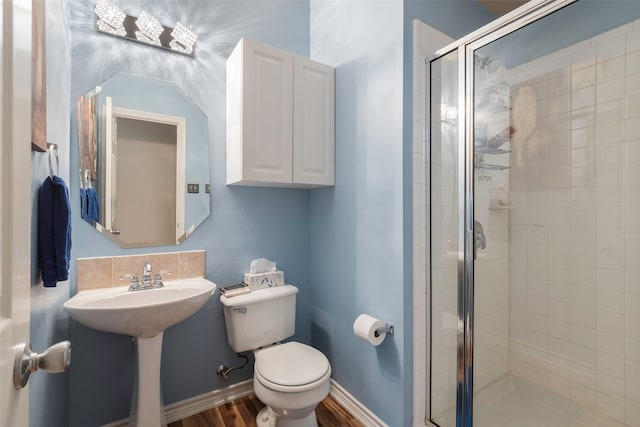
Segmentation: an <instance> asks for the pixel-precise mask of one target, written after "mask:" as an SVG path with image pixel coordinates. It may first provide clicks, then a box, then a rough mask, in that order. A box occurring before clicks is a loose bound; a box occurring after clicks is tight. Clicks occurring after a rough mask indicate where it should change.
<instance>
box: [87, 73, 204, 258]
mask: <svg viewBox="0 0 640 427" xmlns="http://www.w3.org/2000/svg"><path fill="white" fill-rule="evenodd" d="M76 108H77V116H78V156H79V159H78V160H79V161H78V165H79V174H80V200H81V203H80V209H81V216H82V218H83V219H84V220H85V221H87V222H89V223H90V224H92V225H93V226H94V227H95V228H96V230H98V231H99V232H101V233H103V234H105V235H107V236H108V237H110V238H111V239H113V240H114V241H116V242H117V243H118V244H119V245H120V246H122V247H123V248H133V247H143V246H161V245H176V244H179V243H181V242H182V241H184V240H185V239H186V238H187V237H188V236H189V235H190V234H191V233H192V232H193V231H194V230H195V229H196V227H198V225H200V224H201V223H202V222H203V221H204V220H205V219H206V218H207V217H208V216H209V213H210V200H209V196H210V195H209V131H208V127H207V117H206V115H205V114H204V113H203V112H202V111H201V110H200V109H199V108H198V107H197V106H196V105H195V104H194V103H193V102H192V101H191V99H190V98H189V97H188V96H187V95H186V94H185V93H184V92H183V91H182V90H181V89H180V88H179V87H178V86H177V85H176V84H175V83H173V82H168V81H163V80H157V79H152V78H148V77H142V76H136V75H132V74H125V73H118V74H115V75H114V76H112V77H111V78H109V79H108V80H107V81H105V82H103V83H101V84H100V85H99V86H96V88H95V89H94V90H92V91H90V92H88V93H86V94H85V95H83V96H81V97H80V98H78V100H77V102H76Z"/></svg>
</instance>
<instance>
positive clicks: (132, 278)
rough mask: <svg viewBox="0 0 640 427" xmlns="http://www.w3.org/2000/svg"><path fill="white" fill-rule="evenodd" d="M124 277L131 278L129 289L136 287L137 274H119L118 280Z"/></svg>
mask: <svg viewBox="0 0 640 427" xmlns="http://www.w3.org/2000/svg"><path fill="white" fill-rule="evenodd" d="M124 279H131V281H130V282H129V289H136V288H137V287H138V276H136V275H135V274H131V273H129V274H123V275H122V276H120V280H124Z"/></svg>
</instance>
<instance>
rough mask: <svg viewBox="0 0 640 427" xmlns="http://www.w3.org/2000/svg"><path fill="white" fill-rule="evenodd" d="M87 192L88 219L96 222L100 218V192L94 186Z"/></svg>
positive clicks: (93, 222)
mask: <svg viewBox="0 0 640 427" xmlns="http://www.w3.org/2000/svg"><path fill="white" fill-rule="evenodd" d="M86 192H87V221H89V222H90V223H92V224H95V223H96V222H98V221H99V220H100V202H98V193H96V190H94V189H93V188H88V189H87V190H86Z"/></svg>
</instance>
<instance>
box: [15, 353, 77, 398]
mask: <svg viewBox="0 0 640 427" xmlns="http://www.w3.org/2000/svg"><path fill="white" fill-rule="evenodd" d="M17 349H18V353H17V354H16V358H15V361H14V364H13V386H14V387H15V388H16V389H17V390H19V389H21V388H23V387H24V386H26V385H27V382H28V381H29V375H31V373H32V372H35V371H37V370H38V369H41V370H43V371H47V372H52V373H59V372H64V371H66V370H67V368H68V367H69V363H71V343H70V342H69V341H61V342H59V343H57V344H54V345H52V346H51V347H49V348H48V349H46V350H45V351H43V352H42V353H35V352H33V351H32V350H31V344H24V343H23V344H19V345H18V346H17Z"/></svg>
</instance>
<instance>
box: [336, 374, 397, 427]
mask: <svg viewBox="0 0 640 427" xmlns="http://www.w3.org/2000/svg"><path fill="white" fill-rule="evenodd" d="M329 394H330V395H331V397H333V398H334V400H335V401H336V402H338V403H339V404H340V405H341V406H342V407H343V408H344V409H346V410H347V411H349V412H350V413H351V415H353V416H354V418H355V419H357V420H358V421H360V422H361V423H362V424H364V425H365V426H367V427H388V425H387V424H386V423H385V422H384V421H382V420H381V419H380V418H378V417H377V416H376V414H374V413H373V412H371V410H370V409H369V408H367V407H366V406H364V405H363V404H362V403H360V402H359V401H358V400H357V399H356V398H355V397H353V396H352V395H351V394H350V393H349V392H348V391H347V390H345V389H344V388H343V387H342V386H341V385H340V384H338V383H337V382H335V381H334V380H333V378H332V379H331V391H330V392H329Z"/></svg>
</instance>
